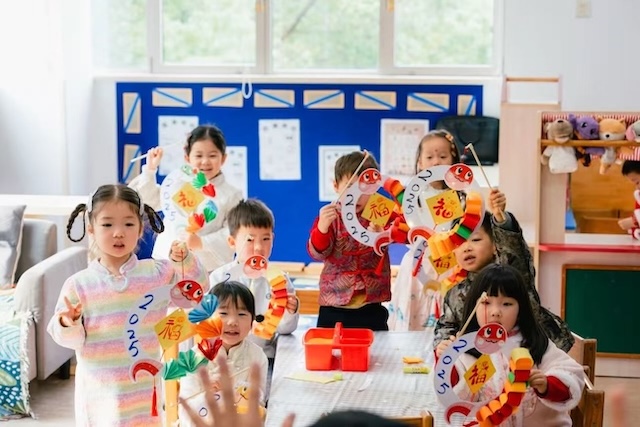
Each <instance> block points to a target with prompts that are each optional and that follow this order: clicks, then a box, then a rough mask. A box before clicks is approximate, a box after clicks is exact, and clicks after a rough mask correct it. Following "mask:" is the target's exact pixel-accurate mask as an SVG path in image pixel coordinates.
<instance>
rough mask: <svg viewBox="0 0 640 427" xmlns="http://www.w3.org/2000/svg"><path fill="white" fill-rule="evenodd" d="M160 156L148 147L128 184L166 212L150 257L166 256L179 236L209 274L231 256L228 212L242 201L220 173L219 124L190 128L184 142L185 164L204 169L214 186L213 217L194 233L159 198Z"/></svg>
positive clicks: (223, 146) (156, 149) (224, 152)
mask: <svg viewBox="0 0 640 427" xmlns="http://www.w3.org/2000/svg"><path fill="white" fill-rule="evenodd" d="M162 156H163V150H162V148H161V147H154V148H152V149H150V150H149V151H148V152H147V159H146V161H147V164H146V165H144V166H143V167H142V173H141V174H140V175H138V176H137V177H135V178H134V179H133V180H132V181H131V182H130V183H129V187H131V188H133V189H135V190H137V191H138V192H139V193H140V195H141V196H142V199H143V200H144V202H145V203H147V204H148V205H149V206H151V207H152V208H154V209H156V210H160V209H162V210H163V211H165V219H164V220H165V224H166V226H167V230H166V232H165V233H164V234H162V235H160V236H158V239H156V242H155V244H154V246H153V254H152V256H153V258H156V259H163V258H166V257H167V254H168V253H169V246H170V243H171V240H172V239H175V238H176V237H180V238H181V239H184V240H185V241H186V243H187V247H188V248H189V249H190V250H192V251H194V253H195V254H196V256H197V257H198V259H199V260H200V262H202V265H204V267H205V268H206V269H207V271H208V272H209V273H211V272H212V271H213V270H215V269H216V268H218V267H220V266H222V265H224V264H226V263H228V262H231V260H232V259H233V252H232V251H231V249H229V247H228V245H227V239H228V238H229V231H228V227H227V214H228V213H229V211H230V210H231V208H233V207H234V206H235V205H237V204H238V203H239V202H240V200H242V192H241V191H240V190H238V189H237V188H235V187H234V186H232V185H231V184H229V183H228V182H227V181H226V179H225V176H224V174H223V173H222V166H223V165H224V163H225V161H226V160H227V142H226V140H225V137H224V135H223V133H222V131H221V130H220V129H219V128H218V127H216V126H212V125H209V126H207V125H202V126H198V127H197V128H195V129H194V130H192V131H191V133H190V134H189V136H188V137H187V140H186V142H185V145H184V161H185V163H187V164H188V165H189V166H191V167H192V168H194V169H197V170H198V171H201V172H203V173H204V175H205V177H206V179H207V183H210V184H212V185H213V188H214V192H215V195H214V196H212V197H213V202H214V203H215V205H216V208H217V212H216V216H215V218H214V219H213V220H211V221H210V222H207V223H205V224H204V226H203V227H202V228H201V229H200V230H198V231H197V232H195V233H184V232H183V231H182V230H184V228H185V226H186V225H187V223H186V218H184V217H182V216H181V215H175V212H170V210H171V209H170V208H169V213H168V214H167V212H166V211H167V209H168V208H167V207H165V206H163V202H164V204H165V205H166V203H167V201H163V200H161V194H160V186H159V185H158V183H157V182H156V173H157V171H158V167H159V166H160V161H161V160H162ZM182 234H185V236H182Z"/></svg>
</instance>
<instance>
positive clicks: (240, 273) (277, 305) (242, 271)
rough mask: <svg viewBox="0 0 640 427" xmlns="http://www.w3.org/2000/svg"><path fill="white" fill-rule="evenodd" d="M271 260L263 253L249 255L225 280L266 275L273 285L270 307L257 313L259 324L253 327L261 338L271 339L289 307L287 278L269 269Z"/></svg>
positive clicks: (255, 333) (232, 268)
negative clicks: (262, 254) (261, 312)
mask: <svg viewBox="0 0 640 427" xmlns="http://www.w3.org/2000/svg"><path fill="white" fill-rule="evenodd" d="M268 266H269V262H268V261H267V259H266V258H265V257H263V256H261V255H254V256H251V257H249V258H248V259H247V260H246V261H245V262H244V264H239V263H238V264H237V265H235V266H233V267H231V269H230V270H229V271H228V272H227V273H226V277H225V279H224V281H227V280H238V279H241V278H242V277H247V278H249V279H258V278H260V277H266V278H267V280H268V281H269V285H270V287H271V290H270V295H271V298H270V300H269V307H268V308H267V311H266V312H265V313H264V314H258V315H256V321H257V322H258V324H257V325H256V326H255V327H254V328H253V334H254V335H255V336H258V337H260V338H264V339H267V340H268V339H271V338H273V336H274V335H275V333H276V330H277V329H278V325H279V324H280V321H281V320H282V317H283V316H284V312H285V310H286V307H287V299H288V296H289V294H288V291H287V279H286V278H285V276H284V274H283V273H282V272H280V271H273V270H269V269H268Z"/></svg>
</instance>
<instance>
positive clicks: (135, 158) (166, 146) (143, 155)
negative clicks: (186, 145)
mask: <svg viewBox="0 0 640 427" xmlns="http://www.w3.org/2000/svg"><path fill="white" fill-rule="evenodd" d="M178 144H182V142H181V141H178V142H174V143H173V144H169V145H165V146H164V147H160V148H162V149H167V148H169V147H173V146H174V145H178ZM148 156H149V153H148V152H147V153H146V154H142V155H140V156H137V157H134V158H133V159H131V160H129V163H133V162H135V161H136V160H141V159H146V158H147V157H148Z"/></svg>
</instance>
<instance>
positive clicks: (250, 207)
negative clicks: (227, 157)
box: [209, 199, 299, 365]
mask: <svg viewBox="0 0 640 427" xmlns="http://www.w3.org/2000/svg"><path fill="white" fill-rule="evenodd" d="M227 221H228V226H229V239H228V243H229V246H230V247H231V248H232V250H234V251H235V253H236V259H235V260H234V261H232V262H230V263H228V264H225V265H223V266H222V267H219V268H217V269H216V270H214V271H213V272H212V273H211V275H210V276H209V280H210V283H211V286H212V287H213V286H215V284H216V283H220V282H224V281H226V280H229V279H231V280H237V281H238V282H240V283H243V284H244V285H246V286H247V287H248V288H249V289H250V290H251V292H252V293H253V296H254V297H255V300H256V321H258V322H260V321H262V320H263V319H264V314H265V313H266V311H267V309H268V308H269V301H270V299H271V284H270V283H269V280H268V279H267V278H266V277H259V278H257V279H251V278H249V277H246V276H245V275H244V274H242V273H241V274H235V273H234V272H235V271H238V268H237V266H238V264H240V265H244V264H245V262H246V261H247V259H249V258H250V257H252V256H254V255H261V256H263V257H264V258H265V259H267V260H268V259H269V256H271V250H272V248H273V227H274V222H275V221H274V217H273V213H272V212H271V210H270V209H269V208H268V207H267V206H266V205H265V204H264V203H262V202H261V201H259V200H257V199H247V200H243V201H241V202H240V203H239V204H238V205H236V206H235V207H234V208H233V209H231V211H229V214H228V216H227ZM232 275H233V276H238V277H231V276H232ZM284 276H285V279H286V281H287V293H288V295H289V296H288V299H287V307H286V310H285V312H284V315H283V317H282V320H281V321H280V323H279V324H278V329H277V331H276V334H275V335H274V337H273V338H272V339H270V340H265V339H262V338H258V337H256V336H254V335H250V336H249V339H251V340H252V341H253V342H255V343H256V344H258V345H259V346H260V347H262V349H263V350H264V352H265V354H266V355H267V357H268V358H269V363H270V365H272V364H273V358H274V357H275V351H276V349H275V343H276V339H277V336H278V335H279V334H290V333H292V332H293V331H295V330H296V328H297V327H298V317H299V315H298V298H297V297H296V296H295V290H294V288H293V284H292V283H291V281H290V280H289V277H288V276H287V275H286V274H284Z"/></svg>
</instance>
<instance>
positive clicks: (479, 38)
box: [393, 0, 495, 67]
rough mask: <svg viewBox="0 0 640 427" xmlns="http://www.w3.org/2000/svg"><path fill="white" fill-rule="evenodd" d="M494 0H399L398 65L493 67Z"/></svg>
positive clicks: (396, 14) (396, 52) (395, 38)
mask: <svg viewBox="0 0 640 427" xmlns="http://www.w3.org/2000/svg"><path fill="white" fill-rule="evenodd" d="M493 3H494V0H456V1H449V0H396V1H395V12H394V21H395V22H394V37H393V43H394V53H395V55H394V64H395V65H396V66H399V67H428V66H448V67H451V66H491V65H492V64H493V58H494V55H495V52H494V49H493V36H494V31H493V28H494V15H495V13H494V5H493Z"/></svg>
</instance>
